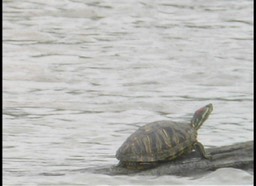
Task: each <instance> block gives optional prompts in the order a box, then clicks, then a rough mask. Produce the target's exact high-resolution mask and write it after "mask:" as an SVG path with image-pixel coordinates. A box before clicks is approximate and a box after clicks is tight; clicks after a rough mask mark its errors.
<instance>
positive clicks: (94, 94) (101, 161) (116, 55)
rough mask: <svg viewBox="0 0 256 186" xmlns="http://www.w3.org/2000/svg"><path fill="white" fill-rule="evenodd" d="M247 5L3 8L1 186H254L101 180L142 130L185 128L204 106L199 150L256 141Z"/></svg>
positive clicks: (235, 179)
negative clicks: (207, 111)
mask: <svg viewBox="0 0 256 186" xmlns="http://www.w3.org/2000/svg"><path fill="white" fill-rule="evenodd" d="M252 4H253V2H252V1H225V0H220V1H202V0H185V1H167V0H160V1H154V0H140V1H135V0H133V1H117V0H103V1H97V0H87V1H86V2H85V1H82V0H65V1H50V0H44V1H38V0H24V1H12V0H8V1H7V0H5V1H4V2H3V10H4V11H3V12H4V13H3V181H4V185H102V184H107V185H120V184H130V185H132V184H140V185H145V184H147V185H148V184H152V185H153V184H154V185H165V184H168V185H171V184H183V185H184V184H187V185H191V184H194V185H196V184H224V185H228V184H231V185H234V184H243V185H244V184H249V185H250V184H252V183H253V181H252V179H253V176H252V175H251V174H250V173H247V172H244V171H242V170H239V169H231V168H224V169H219V170H216V171H215V172H212V173H210V174H207V175H205V176H203V177H198V178H194V177H177V176H160V177H159V176H158V177H157V176H146V177H141V176H106V175H98V174H92V173H86V172H79V171H75V170H79V169H83V168H88V167H98V166H103V165H104V166H107V165H109V166H111V165H114V164H116V163H117V162H118V161H117V160H116V159H115V157H114V155H115V152H116V150H117V149H118V147H119V146H120V145H121V144H122V143H123V141H124V140H125V139H126V138H127V137H128V135H130V134H131V133H132V132H133V131H134V130H136V129H137V128H138V126H141V125H143V124H145V123H147V122H152V121H156V120H163V119H172V120H176V121H186V120H190V118H191V116H192V114H193V112H194V111H195V110H196V109H198V108H200V107H201V106H204V105H205V104H208V103H212V104H213V105H214V111H213V113H212V115H211V116H210V117H209V119H208V120H207V121H206V122H205V124H204V125H203V127H202V128H201V129H200V131H199V137H198V138H199V140H200V141H201V142H202V143H203V144H204V145H205V146H206V147H211V146H222V145H229V144H233V143H235V142H242V141H248V140H252V139H253V114H252V113H253V108H252V107H253V103H252V101H253V87H252V84H253V42H252V41H253V35H252V32H253V8H252Z"/></svg>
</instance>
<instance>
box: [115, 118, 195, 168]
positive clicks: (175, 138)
mask: <svg viewBox="0 0 256 186" xmlns="http://www.w3.org/2000/svg"><path fill="white" fill-rule="evenodd" d="M196 137H197V131H196V129H194V128H193V127H192V126H191V125H190V124H184V123H177V122H172V121H157V122H153V123H148V124H146V125H144V126H142V127H140V128H139V129H138V130H137V131H135V132H134V133H133V134H131V135H130V136H129V137H128V138H127V139H126V141H125V142H124V143H123V144H122V146H121V147H120V148H119V149H118V150H117V153H116V158H117V159H119V160H120V161H121V162H142V163H143V162H148V163H150V162H156V161H165V160H171V159H174V158H176V157H177V156H180V155H181V154H183V153H185V152H190V151H192V149H193V145H194V143H195V142H196V141H197V139H196Z"/></svg>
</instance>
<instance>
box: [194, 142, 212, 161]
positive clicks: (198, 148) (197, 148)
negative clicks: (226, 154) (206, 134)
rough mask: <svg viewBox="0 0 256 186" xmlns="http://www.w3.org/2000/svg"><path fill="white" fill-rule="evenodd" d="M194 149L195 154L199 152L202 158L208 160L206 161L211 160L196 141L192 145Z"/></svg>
mask: <svg viewBox="0 0 256 186" xmlns="http://www.w3.org/2000/svg"><path fill="white" fill-rule="evenodd" d="M194 147H195V150H196V151H197V152H199V153H200V155H201V156H202V157H204V158H205V159H208V160H211V159H212V156H211V155H210V154H207V153H206V152H205V149H204V146H203V145H202V143H200V142H198V141H197V142H196V143H195V144H194Z"/></svg>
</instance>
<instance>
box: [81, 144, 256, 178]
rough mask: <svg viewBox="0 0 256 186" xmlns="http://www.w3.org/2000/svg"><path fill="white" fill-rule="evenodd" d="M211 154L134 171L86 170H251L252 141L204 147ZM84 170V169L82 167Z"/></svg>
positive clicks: (158, 172)
mask: <svg viewBox="0 0 256 186" xmlns="http://www.w3.org/2000/svg"><path fill="white" fill-rule="evenodd" d="M206 152H208V153H210V154H211V155H212V159H211V160H207V159H202V158H201V156H200V155H199V154H198V152H196V151H193V152H192V153H190V154H187V155H184V156H183V157H180V158H178V159H176V160H172V161H169V162H164V163H161V164H159V166H157V167H155V168H152V169H148V170H144V171H134V170H128V169H126V168H122V167H118V166H111V167H98V168H90V169H86V170H87V171H90V172H93V173H98V174H107V175H129V174H137V175H177V176H192V175H195V174H197V175H198V174H200V173H201V174H204V173H206V172H209V171H214V170H216V169H218V168H224V167H233V168H238V169H243V170H245V171H248V172H253V164H254V159H253V141H247V142H242V143H236V144H233V145H228V146H223V147H214V148H208V149H206ZM84 171H85V169H84Z"/></svg>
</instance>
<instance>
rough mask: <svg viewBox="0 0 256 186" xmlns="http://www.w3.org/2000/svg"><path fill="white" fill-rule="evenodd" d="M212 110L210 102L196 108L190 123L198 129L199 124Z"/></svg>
mask: <svg viewBox="0 0 256 186" xmlns="http://www.w3.org/2000/svg"><path fill="white" fill-rule="evenodd" d="M212 110H213V106H212V104H211V103H210V104H208V105H206V106H204V107H202V108H200V109H198V110H197V111H196V112H195V113H194V116H193V118H192V120H191V125H192V126H193V127H194V128H195V129H196V130H198V129H199V128H200V127H201V125H202V124H203V123H204V122H205V120H207V118H208V116H209V115H210V114H211V112H212Z"/></svg>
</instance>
